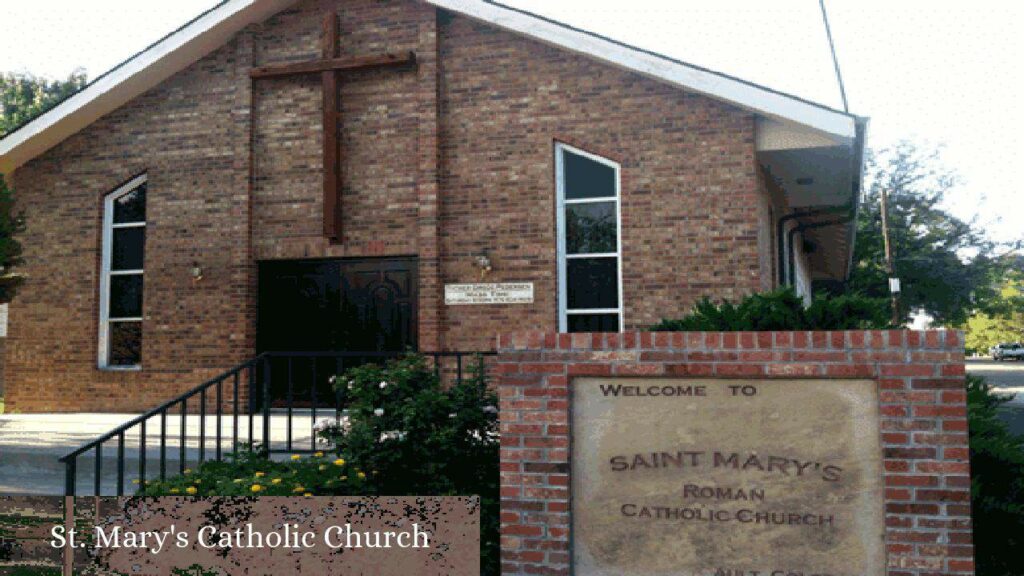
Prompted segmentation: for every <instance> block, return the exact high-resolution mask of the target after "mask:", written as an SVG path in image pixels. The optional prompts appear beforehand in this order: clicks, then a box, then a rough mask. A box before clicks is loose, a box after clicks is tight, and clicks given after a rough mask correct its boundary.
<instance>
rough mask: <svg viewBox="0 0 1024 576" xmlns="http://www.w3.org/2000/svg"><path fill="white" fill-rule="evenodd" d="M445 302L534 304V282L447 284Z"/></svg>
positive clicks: (458, 303) (454, 304) (461, 303)
mask: <svg viewBox="0 0 1024 576" xmlns="http://www.w3.org/2000/svg"><path fill="white" fill-rule="evenodd" d="M444 303H445V304H447V305H449V306H459V305H467V304H533V282H505V283H500V284H445V285H444Z"/></svg>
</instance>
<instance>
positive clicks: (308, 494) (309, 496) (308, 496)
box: [303, 492, 313, 498]
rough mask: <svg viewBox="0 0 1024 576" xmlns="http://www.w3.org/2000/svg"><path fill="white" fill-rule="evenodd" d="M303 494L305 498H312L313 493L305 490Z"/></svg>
mask: <svg viewBox="0 0 1024 576" xmlns="http://www.w3.org/2000/svg"><path fill="white" fill-rule="evenodd" d="M303 496H305V497H306V498H312V497H313V495H312V494H310V493H309V492H306V493H305V494H303Z"/></svg>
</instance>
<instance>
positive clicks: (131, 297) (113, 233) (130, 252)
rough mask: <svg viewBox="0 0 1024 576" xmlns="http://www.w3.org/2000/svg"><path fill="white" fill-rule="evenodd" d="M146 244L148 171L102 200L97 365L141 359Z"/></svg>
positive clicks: (129, 364) (122, 365)
mask: <svg viewBox="0 0 1024 576" xmlns="http://www.w3.org/2000/svg"><path fill="white" fill-rule="evenodd" d="M145 248H146V177H145V175H143V176H139V177H138V178H135V179H134V180H132V181H131V182H129V183H127V184H125V185H124V186H122V187H120V188H118V189H117V190H115V191H114V192H112V193H110V194H109V195H107V197H106V198H105V200H104V203H103V268H102V274H101V275H100V335H99V336H100V338H99V341H100V345H99V366H100V368H110V369H132V368H139V367H140V366H141V364H142V286H143V282H142V280H143V274H142V264H143V260H144V256H145Z"/></svg>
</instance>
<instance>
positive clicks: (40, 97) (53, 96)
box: [0, 70, 86, 136]
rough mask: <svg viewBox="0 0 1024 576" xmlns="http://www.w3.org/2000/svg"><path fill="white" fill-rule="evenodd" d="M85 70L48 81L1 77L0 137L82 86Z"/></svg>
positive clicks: (18, 75)
mask: <svg viewBox="0 0 1024 576" xmlns="http://www.w3.org/2000/svg"><path fill="white" fill-rule="evenodd" d="M85 84H86V76H85V71H84V70H75V71H74V72H72V73H71V75H70V76H68V77H67V79H66V80H48V79H46V78H39V77H37V76H34V75H32V74H23V73H10V72H9V73H5V74H0V136H2V135H5V134H7V133H8V132H11V131H13V130H14V129H16V128H17V127H18V126H21V125H22V124H24V123H25V122H27V121H28V120H31V119H32V118H35V117H36V116H38V115H40V114H42V113H44V112H46V111H47V110H49V109H50V108H52V107H53V106H55V105H57V104H58V103H59V102H61V101H62V100H64V99H65V98H67V97H68V96H70V95H72V94H74V93H75V92H77V91H79V90H81V89H82V87H84V86H85Z"/></svg>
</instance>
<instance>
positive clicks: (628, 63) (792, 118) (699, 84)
mask: <svg viewBox="0 0 1024 576" xmlns="http://www.w3.org/2000/svg"><path fill="white" fill-rule="evenodd" d="M426 1H427V2H428V3H430V4H433V5H434V6H437V7H438V8H444V9H445V10H451V11H453V12H457V13H459V14H462V15H464V16H468V17H470V18H474V19H476V20H480V21H482V22H486V23H488V24H493V25H494V26H498V27H500V28H504V29H506V30H511V31H513V32H517V33H520V34H524V35H526V36H530V37H532V38H535V39H537V40H540V41H542V42H544V43H546V44H550V45H553V46H557V47H559V48H564V49H566V50H570V51H572V52H577V53H580V54H585V55H587V56H590V57H592V58H596V59H598V60H602V61H604V62H607V63H609V64H613V65H615V66H618V67H620V68H625V69H627V70H630V71H634V72H638V73H640V74H643V75H645V76H649V77H652V78H655V79H658V80H663V81H666V82H668V83H670V84H675V85H676V86H679V87H682V88H685V89H687V90H691V91H694V92H699V93H701V94H705V95H707V96H710V97H712V98H716V99H718V100H724V101H726V102H730V103H732V104H735V105H736V106H739V107H741V108H744V109H746V110H749V111H751V112H756V113H758V114H761V115H764V116H766V117H768V118H775V119H778V120H782V121H788V122H795V123H797V124H801V125H804V126H807V127H810V128H813V129H815V130H817V131H820V132H823V133H825V134H826V135H828V136H830V137H831V138H833V139H835V140H837V141H836V144H846V145H850V144H852V142H853V140H854V137H855V136H856V129H855V122H854V118H853V116H852V115H850V114H845V113H843V112H839V111H837V110H832V109H829V108H827V107H824V106H821V105H818V104H814V103H811V102H808V101H805V100H801V99H800V98H796V97H794V96H789V95H786V94H782V93H779V92H775V91H773V90H770V89H767V88H764V87H761V86H757V85H755V84H751V83H748V82H744V81H742V80H737V79H735V78H730V77H729V76H725V75H722V74H717V73H715V72H711V71H708V70H704V69H701V68H698V67H696V66H692V65H688V64H685V63H683V62H678V61H675V60H672V59H669V58H667V57H664V56H659V55H657V54H652V53H650V52H646V51H644V50H641V49H638V48H634V47H631V46H627V45H624V44H620V43H618V42H614V41H612V40H609V39H607V38H602V37H600V36H596V35H594V34H589V33H587V32H584V31H582V30H576V29H573V28H571V27H568V26H566V25H563V24H559V23H557V22H553V21H550V20H546V19H544V18H541V17H538V16H536V15H532V14H529V13H526V12H521V11H519V10H516V9H512V8H508V7H505V6H501V5H499V4H494V3H492V2H487V1H484V0H426Z"/></svg>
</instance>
